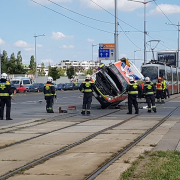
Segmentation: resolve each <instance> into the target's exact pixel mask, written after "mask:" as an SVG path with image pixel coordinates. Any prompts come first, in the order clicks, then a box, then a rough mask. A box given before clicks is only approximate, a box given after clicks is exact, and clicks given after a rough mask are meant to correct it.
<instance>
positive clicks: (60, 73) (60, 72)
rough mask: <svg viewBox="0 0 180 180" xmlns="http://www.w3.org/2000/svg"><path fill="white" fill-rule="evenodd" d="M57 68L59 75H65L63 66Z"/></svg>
mask: <svg viewBox="0 0 180 180" xmlns="http://www.w3.org/2000/svg"><path fill="white" fill-rule="evenodd" d="M57 70H58V74H59V75H60V76H64V75H65V72H66V71H65V70H64V69H63V68H61V67H60V68H58V69H57Z"/></svg>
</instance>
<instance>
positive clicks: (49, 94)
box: [45, 94, 53, 96]
mask: <svg viewBox="0 0 180 180" xmlns="http://www.w3.org/2000/svg"><path fill="white" fill-rule="evenodd" d="M45 96H53V94H45Z"/></svg>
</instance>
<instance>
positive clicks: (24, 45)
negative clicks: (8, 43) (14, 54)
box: [14, 40, 28, 47]
mask: <svg viewBox="0 0 180 180" xmlns="http://www.w3.org/2000/svg"><path fill="white" fill-rule="evenodd" d="M14 45H15V46H16V47H27V46H28V43H27V42H25V41H22V40H20V41H17V42H15V43H14Z"/></svg>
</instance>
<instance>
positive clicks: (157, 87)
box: [156, 82, 163, 91]
mask: <svg viewBox="0 0 180 180" xmlns="http://www.w3.org/2000/svg"><path fill="white" fill-rule="evenodd" d="M156 89H157V90H158V91H162V90H163V84H162V83H158V82H157V83H156Z"/></svg>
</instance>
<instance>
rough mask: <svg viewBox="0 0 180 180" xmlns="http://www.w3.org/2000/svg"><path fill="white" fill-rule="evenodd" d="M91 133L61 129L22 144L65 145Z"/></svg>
mask: <svg viewBox="0 0 180 180" xmlns="http://www.w3.org/2000/svg"><path fill="white" fill-rule="evenodd" d="M89 135H91V133H62V132H61V131H58V132H54V133H50V134H47V135H46V136H42V137H39V138H37V139H33V140H31V141H27V142H25V143H24V144H28V145H30V144H37V145H38V144H40V145H61V146H62V145H64V146H67V145H69V144H72V143H74V142H78V141H80V140H81V139H83V138H85V137H88V136H89Z"/></svg>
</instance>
